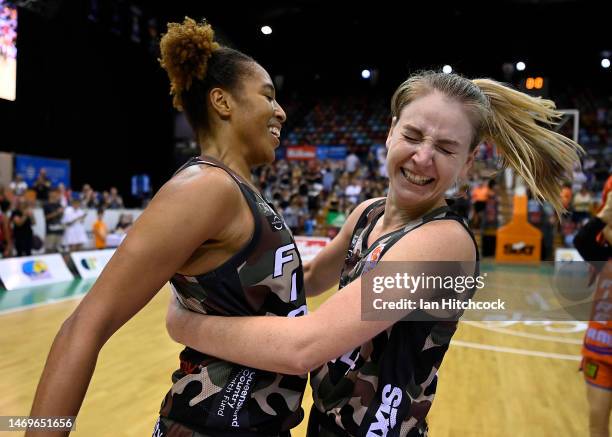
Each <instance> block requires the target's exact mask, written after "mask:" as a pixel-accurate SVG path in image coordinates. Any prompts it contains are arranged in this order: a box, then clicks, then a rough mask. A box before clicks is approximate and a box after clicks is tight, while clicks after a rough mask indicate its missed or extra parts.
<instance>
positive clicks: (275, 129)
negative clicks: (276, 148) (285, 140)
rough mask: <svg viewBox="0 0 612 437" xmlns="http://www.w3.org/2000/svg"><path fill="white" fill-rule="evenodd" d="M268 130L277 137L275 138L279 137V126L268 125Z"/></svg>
mask: <svg viewBox="0 0 612 437" xmlns="http://www.w3.org/2000/svg"><path fill="white" fill-rule="evenodd" d="M268 130H269V131H270V133H271V134H272V135H274V136H275V137H277V138H278V137H280V129H279V128H277V127H274V126H270V127H269V128H268Z"/></svg>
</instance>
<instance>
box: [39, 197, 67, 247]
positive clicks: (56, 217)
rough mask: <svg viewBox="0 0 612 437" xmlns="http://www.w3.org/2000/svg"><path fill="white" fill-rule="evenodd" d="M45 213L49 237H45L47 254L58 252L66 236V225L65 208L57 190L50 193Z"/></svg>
mask: <svg viewBox="0 0 612 437" xmlns="http://www.w3.org/2000/svg"><path fill="white" fill-rule="evenodd" d="M43 210H44V213H45V226H46V229H47V235H46V237H45V252H47V253H53V252H58V250H59V249H60V247H61V244H62V237H63V236H64V225H63V224H62V216H63V215H64V207H63V206H62V204H61V203H60V192H59V191H58V190H57V189H55V190H52V191H51V192H50V193H49V201H48V202H47V203H45V205H44V206H43Z"/></svg>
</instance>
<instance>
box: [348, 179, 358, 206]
mask: <svg viewBox="0 0 612 437" xmlns="http://www.w3.org/2000/svg"><path fill="white" fill-rule="evenodd" d="M360 194H361V181H359V180H358V179H357V178H354V177H352V178H350V179H349V183H348V185H347V186H346V188H345V190H344V196H345V197H346V199H347V200H348V201H349V202H350V203H352V204H357V202H359V197H360Z"/></svg>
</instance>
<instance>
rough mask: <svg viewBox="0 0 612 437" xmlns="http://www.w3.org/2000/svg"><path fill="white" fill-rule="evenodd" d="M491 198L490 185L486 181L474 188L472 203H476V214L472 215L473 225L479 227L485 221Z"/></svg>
mask: <svg viewBox="0 0 612 437" xmlns="http://www.w3.org/2000/svg"><path fill="white" fill-rule="evenodd" d="M487 200H489V186H488V184H487V182H486V181H484V180H483V181H481V182H480V183H479V184H478V185H477V186H475V187H474V188H473V189H472V204H473V205H474V215H473V216H472V226H473V227H474V228H479V227H480V226H481V225H482V223H483V221H484V211H485V208H486V206H487Z"/></svg>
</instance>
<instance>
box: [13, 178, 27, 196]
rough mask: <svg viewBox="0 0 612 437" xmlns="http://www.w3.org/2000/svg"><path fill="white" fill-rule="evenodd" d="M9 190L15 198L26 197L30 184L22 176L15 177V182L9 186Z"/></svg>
mask: <svg viewBox="0 0 612 437" xmlns="http://www.w3.org/2000/svg"><path fill="white" fill-rule="evenodd" d="M9 189H10V190H11V193H12V194H13V196H15V197H22V196H25V193H26V191H27V190H28V184H27V183H26V181H24V180H23V176H21V174H17V175H15V177H14V178H13V181H12V182H11V183H10V184H9Z"/></svg>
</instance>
